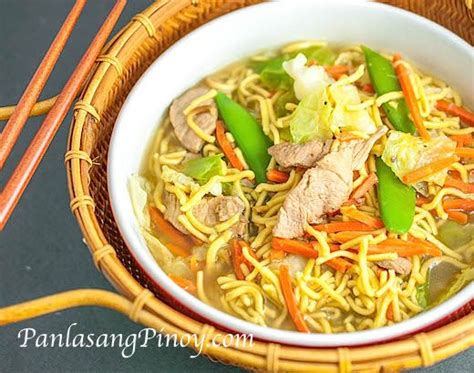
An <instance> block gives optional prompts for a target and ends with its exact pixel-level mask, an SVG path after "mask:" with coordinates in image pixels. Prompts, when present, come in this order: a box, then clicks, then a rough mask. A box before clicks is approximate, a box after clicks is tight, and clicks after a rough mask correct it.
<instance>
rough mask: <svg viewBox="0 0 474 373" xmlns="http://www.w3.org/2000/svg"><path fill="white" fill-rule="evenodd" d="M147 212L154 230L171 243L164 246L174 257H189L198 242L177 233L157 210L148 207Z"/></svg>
mask: <svg viewBox="0 0 474 373" xmlns="http://www.w3.org/2000/svg"><path fill="white" fill-rule="evenodd" d="M148 210H149V212H150V218H151V221H152V222H153V224H155V226H156V228H157V229H158V230H159V231H160V232H161V233H162V234H163V235H164V236H166V237H167V238H168V240H169V241H170V242H172V243H173V244H172V245H166V244H165V246H166V247H168V249H169V250H170V251H171V252H172V253H173V254H174V255H176V256H182V257H187V256H189V255H190V254H191V249H192V248H193V246H195V245H196V244H197V243H198V242H199V241H198V240H196V239H194V238H192V237H191V236H187V235H185V234H183V233H181V232H180V231H178V230H177V229H176V228H175V227H173V226H172V225H171V224H170V223H169V222H168V221H167V220H166V219H165V218H164V217H163V216H162V214H161V212H160V211H158V209H157V208H155V207H151V206H150V207H149V209H148Z"/></svg>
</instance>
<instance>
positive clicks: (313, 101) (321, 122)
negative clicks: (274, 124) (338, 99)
mask: <svg viewBox="0 0 474 373" xmlns="http://www.w3.org/2000/svg"><path fill="white" fill-rule="evenodd" d="M329 115H330V108H329V102H328V97H327V92H326V91H325V90H323V91H316V92H313V93H312V94H310V95H308V96H307V97H305V98H304V99H303V100H302V101H301V102H300V103H299V104H298V107H297V108H296V110H295V111H294V112H293V114H292V117H291V120H290V133H291V138H292V140H293V142H294V143H297V144H301V143H305V142H308V141H311V140H315V139H320V140H328V139H331V138H332V137H333V134H332V132H331V129H330V128H329V121H328V119H329Z"/></svg>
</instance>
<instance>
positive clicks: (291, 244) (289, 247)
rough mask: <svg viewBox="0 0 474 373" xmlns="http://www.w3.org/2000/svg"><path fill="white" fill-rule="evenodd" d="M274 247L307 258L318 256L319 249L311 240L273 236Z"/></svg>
mask: <svg viewBox="0 0 474 373" xmlns="http://www.w3.org/2000/svg"><path fill="white" fill-rule="evenodd" d="M272 248H273V249H275V250H281V251H285V252H287V253H291V254H296V255H301V256H304V257H306V258H317V257H318V251H317V250H316V249H315V248H314V247H313V245H311V243H309V242H303V241H297V240H289V239H287V238H279V237H273V239H272Z"/></svg>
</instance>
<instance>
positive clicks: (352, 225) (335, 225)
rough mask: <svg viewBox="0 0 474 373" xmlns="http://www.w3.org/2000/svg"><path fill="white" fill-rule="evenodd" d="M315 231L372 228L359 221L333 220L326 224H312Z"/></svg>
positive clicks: (328, 231)
mask: <svg viewBox="0 0 474 373" xmlns="http://www.w3.org/2000/svg"><path fill="white" fill-rule="evenodd" d="M313 228H314V229H316V230H317V231H321V232H327V233H336V232H347V231H372V230H374V228H372V227H371V226H369V225H367V224H364V223H361V222H360V221H333V222H331V223H327V224H319V225H313Z"/></svg>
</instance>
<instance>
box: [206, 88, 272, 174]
mask: <svg viewBox="0 0 474 373" xmlns="http://www.w3.org/2000/svg"><path fill="white" fill-rule="evenodd" d="M215 102H216V105H217V109H218V110H219V116H220V117H221V118H222V119H223V120H224V123H225V125H226V127H227V129H228V130H229V131H230V133H231V134H232V136H233V137H234V139H235V142H236V143H237V146H238V147H239V148H240V150H241V151H242V154H243V156H244V158H245V161H246V162H247V164H248V165H249V167H250V169H251V170H252V171H253V172H254V173H255V179H256V181H257V183H264V182H266V181H267V175H266V174H267V167H268V164H269V163H270V159H271V157H270V154H268V148H269V147H270V146H271V145H272V141H271V140H270V139H269V138H268V137H267V135H265V133H264V132H263V129H262V126H261V125H260V124H259V123H258V122H257V120H256V119H255V118H254V117H253V116H252V114H250V113H249V112H248V111H247V110H246V109H244V108H243V107H242V106H240V105H239V104H238V103H237V102H235V101H234V100H232V99H231V98H229V97H227V96H226V95H225V94H223V93H221V92H219V93H218V94H217V95H216V97H215Z"/></svg>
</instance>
